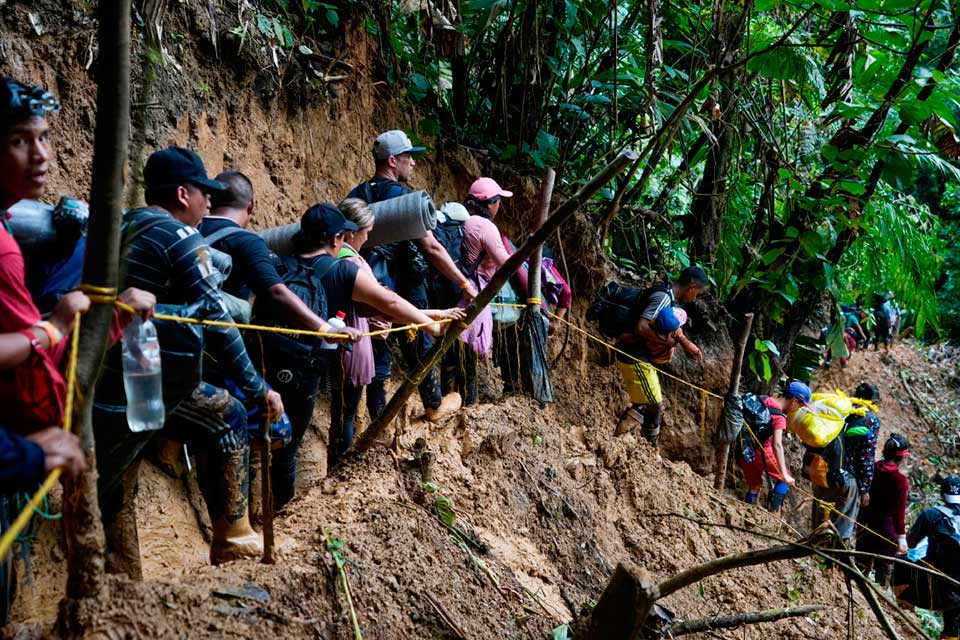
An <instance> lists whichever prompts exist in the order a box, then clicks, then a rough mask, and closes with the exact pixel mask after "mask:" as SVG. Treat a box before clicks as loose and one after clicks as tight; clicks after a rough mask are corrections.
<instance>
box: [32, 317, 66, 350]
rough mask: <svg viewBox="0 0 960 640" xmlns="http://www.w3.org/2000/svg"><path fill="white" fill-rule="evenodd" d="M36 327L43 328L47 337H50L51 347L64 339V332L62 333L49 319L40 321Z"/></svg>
mask: <svg viewBox="0 0 960 640" xmlns="http://www.w3.org/2000/svg"><path fill="white" fill-rule="evenodd" d="M34 326H36V327H39V328H41V329H43V331H44V333H46V334H47V337H48V338H50V348H51V349H52V348H53V347H54V345H56V344H57V343H58V342H60V341H61V340H63V334H62V333H60V329H57V328H56V327H55V326H54V325H53V323H52V322H50V321H49V320H44V321H43V322H38V323H37V324H36V325H34Z"/></svg>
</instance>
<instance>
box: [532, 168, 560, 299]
mask: <svg viewBox="0 0 960 640" xmlns="http://www.w3.org/2000/svg"><path fill="white" fill-rule="evenodd" d="M556 178H557V172H556V171H554V170H553V167H548V168H547V173H546V174H545V175H544V176H543V182H541V183H540V211H539V215H538V216H537V229H539V228H540V227H542V226H543V225H544V224H545V223H546V222H547V217H548V216H549V215H550V199H551V198H553V183H554V182H555V181H556ZM542 264H543V245H542V244H538V245H537V246H536V248H534V250H533V255H532V256H530V270H529V271H528V272H527V274H528V280H527V282H528V285H529V286H528V288H529V291H528V292H527V299H528V300H529V299H530V298H537V297H539V296H540V284H541V283H540V266H541V265H542ZM527 306H529V307H533V308H536V310H537V311H538V312H539V310H540V305H539V304H534V305H531V304H528V305H527Z"/></svg>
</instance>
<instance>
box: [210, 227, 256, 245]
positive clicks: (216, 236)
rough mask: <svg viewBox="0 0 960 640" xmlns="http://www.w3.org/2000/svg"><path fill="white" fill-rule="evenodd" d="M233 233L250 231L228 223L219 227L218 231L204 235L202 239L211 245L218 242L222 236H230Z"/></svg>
mask: <svg viewBox="0 0 960 640" xmlns="http://www.w3.org/2000/svg"><path fill="white" fill-rule="evenodd" d="M235 233H250V232H249V231H247V230H246V229H243V228H242V227H236V226H233V225H229V226H226V227H224V228H223V229H220V230H219V231H214V232H213V233H211V234H210V235H208V236H204V238H203V239H204V240H205V241H206V243H207V245H208V246H211V247H212V246H213V245H214V244H216V243H217V242H220V241H221V240H223V239H224V238H227V237H229V236H232V235H233V234H235Z"/></svg>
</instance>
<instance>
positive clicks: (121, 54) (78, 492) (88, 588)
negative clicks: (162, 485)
mask: <svg viewBox="0 0 960 640" xmlns="http://www.w3.org/2000/svg"><path fill="white" fill-rule="evenodd" d="M99 12H100V17H99V28H98V37H99V45H100V55H99V61H98V67H99V68H98V69H97V122H96V135H95V139H94V148H93V180H92V183H91V187H90V222H89V225H88V229H87V251H86V256H85V258H84V264H83V281H84V282H85V283H86V284H88V285H92V286H95V287H105V288H108V289H115V288H116V287H117V284H118V280H119V259H120V211H121V207H122V203H121V198H122V191H123V166H124V161H125V159H126V157H127V135H128V131H129V120H130V3H129V2H101V3H100V5H99ZM112 318H113V306H112V305H109V304H96V305H94V306H93V307H92V308H91V310H90V312H89V313H88V314H87V315H86V316H84V317H83V320H82V321H81V323H80V327H79V328H78V329H75V330H79V331H80V344H81V345H82V349H81V351H80V356H79V362H78V365H77V389H78V394H77V398H78V402H77V403H76V405H75V407H76V408H75V413H74V421H75V423H76V424H78V425H80V431H79V436H80V439H81V442H82V444H83V449H84V451H85V452H86V454H87V464H88V469H87V471H86V472H84V473H83V474H81V475H80V476H79V477H78V478H77V479H76V480H75V481H73V482H69V483H66V486H65V488H64V504H63V510H64V528H65V529H66V536H67V550H68V554H67V570H68V578H67V596H68V597H69V598H83V597H90V596H93V595H95V594H96V593H97V592H98V591H99V589H100V585H101V579H102V576H103V566H104V559H103V555H104V551H103V525H102V523H101V522H100V506H99V504H98V502H97V472H96V468H97V467H96V451H95V443H94V439H93V422H92V415H93V403H92V400H93V394H94V390H95V386H96V382H97V378H98V376H99V374H100V368H101V365H102V363H103V355H104V353H105V351H106V348H107V339H108V337H109V331H110V323H111V320H112Z"/></svg>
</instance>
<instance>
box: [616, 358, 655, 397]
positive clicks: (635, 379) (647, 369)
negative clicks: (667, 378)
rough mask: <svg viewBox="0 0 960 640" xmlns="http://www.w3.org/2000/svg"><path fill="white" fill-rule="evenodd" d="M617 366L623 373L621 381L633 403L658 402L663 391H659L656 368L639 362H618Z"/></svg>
mask: <svg viewBox="0 0 960 640" xmlns="http://www.w3.org/2000/svg"><path fill="white" fill-rule="evenodd" d="M617 367H618V368H619V369H620V373H621V375H623V382H624V384H625V385H626V386H627V393H628V394H630V402H632V403H633V404H660V403H661V402H663V392H662V391H660V378H659V377H658V376H657V370H656V369H654V368H653V367H651V366H649V365H647V364H646V363H641V362H620V361H619V360H617Z"/></svg>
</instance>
